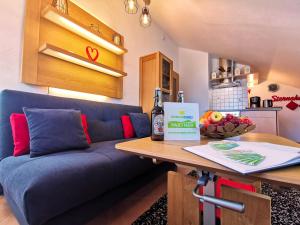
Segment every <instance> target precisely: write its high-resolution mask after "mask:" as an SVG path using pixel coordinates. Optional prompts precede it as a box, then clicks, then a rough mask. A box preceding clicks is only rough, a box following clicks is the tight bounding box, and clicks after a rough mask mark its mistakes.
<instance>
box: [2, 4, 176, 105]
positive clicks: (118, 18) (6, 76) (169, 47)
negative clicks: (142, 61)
mask: <svg viewBox="0 0 300 225" xmlns="http://www.w3.org/2000/svg"><path fill="white" fill-rule="evenodd" d="M73 2H75V3H77V4H78V5H80V6H81V7H82V8H84V9H86V10H87V11H89V12H90V13H91V14H93V15H94V16H96V17H97V18H99V19H100V20H101V21H103V22H104V23H106V24H107V25H108V26H110V27H112V28H113V29H115V30H117V31H118V32H119V33H121V34H122V35H124V37H125V47H126V48H127V49H128V53H127V54H126V55H125V58H124V70H125V71H126V72H127V74H128V76H127V77H125V78H124V98H123V99H122V100H116V99H107V101H109V102H117V103H124V104H130V105H138V103H139V57H140V56H143V55H146V54H149V53H152V52H155V51H161V52H163V53H164V54H166V55H167V56H168V57H170V58H171V59H173V60H174V68H175V69H178V48H177V45H176V43H174V42H173V41H172V40H171V39H170V38H169V37H168V36H167V35H166V34H165V33H164V32H163V31H162V30H161V29H160V28H159V27H158V26H157V25H156V24H155V23H153V24H152V26H151V27H150V28H147V29H145V28H142V27H141V26H140V25H139V15H128V14H126V13H125V11H124V4H123V1H119V0H101V1H94V0H74V1H73ZM24 10H25V0H13V1H12V0H1V1H0V28H1V32H0V46H1V48H0V90H1V89H16V90H24V91H30V92H39V93H47V88H41V87H35V86H29V85H25V84H22V83H20V70H21V57H22V56H21V54H22V53H21V47H22V33H23V17H24ZM140 10H141V9H140ZM139 13H140V11H139Z"/></svg>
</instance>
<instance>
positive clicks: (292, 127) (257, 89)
mask: <svg viewBox="0 0 300 225" xmlns="http://www.w3.org/2000/svg"><path fill="white" fill-rule="evenodd" d="M269 84H270V82H268V81H266V82H263V83H261V84H259V85H257V86H254V88H253V89H252V91H251V96H260V97H261V98H262V100H263V99H272V96H273V95H277V96H282V97H283V96H286V97H288V96H295V95H296V94H297V95H300V89H297V88H294V87H291V86H287V85H283V84H279V85H280V89H279V91H278V92H275V93H272V92H269V91H268V85H269ZM288 103H289V102H274V106H282V107H283V110H282V111H280V112H279V131H280V136H283V137H286V138H289V139H292V140H294V141H297V142H300V108H298V109H296V110H295V111H292V110H290V109H288V108H286V105H287V104H288ZM297 103H298V104H300V101H297Z"/></svg>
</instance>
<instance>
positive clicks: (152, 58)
mask: <svg viewBox="0 0 300 225" xmlns="http://www.w3.org/2000/svg"><path fill="white" fill-rule="evenodd" d="M175 82H179V79H176V80H175ZM156 87H159V88H161V90H162V99H163V102H169V101H174V97H173V96H174V95H176V94H175V93H173V88H177V87H178V85H176V84H175V85H174V80H173V61H172V60H171V59H169V58H168V57H167V56H165V55H164V54H162V53H161V52H155V53H153V54H150V55H146V56H143V57H141V58H140V105H141V106H142V107H143V110H144V112H146V113H150V112H151V109H152V107H153V95H154V89H155V88H156Z"/></svg>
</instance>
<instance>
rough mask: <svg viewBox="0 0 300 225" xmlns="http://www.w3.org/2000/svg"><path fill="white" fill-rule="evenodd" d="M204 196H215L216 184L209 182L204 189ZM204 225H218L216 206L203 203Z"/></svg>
mask: <svg viewBox="0 0 300 225" xmlns="http://www.w3.org/2000/svg"><path fill="white" fill-rule="evenodd" d="M204 195H208V196H215V182H214V181H208V183H207V184H206V186H205V188H204ZM203 224H204V225H215V224H216V207H215V205H214V204H211V203H208V202H205V201H204V202H203Z"/></svg>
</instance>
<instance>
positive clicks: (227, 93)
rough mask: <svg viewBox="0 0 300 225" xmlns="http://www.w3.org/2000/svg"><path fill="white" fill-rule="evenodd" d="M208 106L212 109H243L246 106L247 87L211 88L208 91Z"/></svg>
mask: <svg viewBox="0 0 300 225" xmlns="http://www.w3.org/2000/svg"><path fill="white" fill-rule="evenodd" d="M209 106H210V108H211V109H212V110H224V109H225V110H226V109H245V108H246V107H248V88H247V87H232V88H223V89H212V90H210V91H209Z"/></svg>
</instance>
